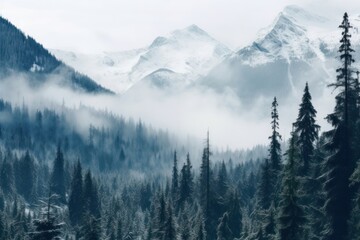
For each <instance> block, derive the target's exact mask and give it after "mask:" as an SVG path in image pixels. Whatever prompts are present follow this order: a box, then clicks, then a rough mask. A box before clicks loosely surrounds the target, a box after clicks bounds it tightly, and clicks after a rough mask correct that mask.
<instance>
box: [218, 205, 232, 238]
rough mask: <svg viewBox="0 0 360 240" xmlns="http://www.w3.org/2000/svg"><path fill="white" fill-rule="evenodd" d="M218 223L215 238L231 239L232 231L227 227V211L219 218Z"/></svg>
mask: <svg viewBox="0 0 360 240" xmlns="http://www.w3.org/2000/svg"><path fill="white" fill-rule="evenodd" d="M219 222H220V223H219V225H218V227H217V229H216V231H217V240H228V239H233V233H232V232H231V230H230V228H229V225H228V223H229V215H228V213H227V212H225V213H224V215H223V216H222V217H221V218H220V219H219Z"/></svg>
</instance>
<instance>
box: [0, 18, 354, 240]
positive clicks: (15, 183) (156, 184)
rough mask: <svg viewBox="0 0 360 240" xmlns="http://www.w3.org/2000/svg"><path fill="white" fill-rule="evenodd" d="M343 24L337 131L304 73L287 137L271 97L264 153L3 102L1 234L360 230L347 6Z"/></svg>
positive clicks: (303, 235) (289, 236)
mask: <svg viewBox="0 0 360 240" xmlns="http://www.w3.org/2000/svg"><path fill="white" fill-rule="evenodd" d="M340 28H341V30H342V35H341V36H340V39H341V40H340V46H339V60H340V62H339V65H340V67H339V68H338V69H337V73H338V77H337V79H334V81H333V84H331V85H330V86H329V87H331V88H333V89H334V95H335V102H336V106H335V108H334V111H333V112H332V113H329V115H328V117H327V119H328V121H329V123H330V124H331V130H329V131H325V132H321V131H320V126H319V125H318V124H317V119H316V117H317V116H316V115H317V110H316V108H315V107H314V106H313V104H312V96H311V85H309V84H308V83H306V84H305V86H304V91H303V97H302V100H301V102H300V103H299V111H298V116H297V118H295V119H294V123H293V128H292V131H291V135H290V136H291V137H290V139H288V140H287V144H283V141H284V139H282V136H281V135H280V128H281V125H280V124H279V121H280V119H281V116H280V115H279V112H278V106H279V104H281V103H278V100H277V98H276V97H274V99H273V101H272V103H269V115H270V118H269V129H270V128H271V130H272V132H271V135H270V136H264V138H267V139H268V140H269V145H268V148H267V150H268V152H267V155H266V156H262V155H263V151H262V150H263V149H262V147H257V148H255V149H254V150H253V151H234V152H231V151H227V152H221V151H218V150H216V148H215V147H213V146H212V145H211V135H210V133H209V132H208V133H207V136H206V140H205V142H204V143H203V145H202V147H201V149H198V148H197V147H196V146H194V143H192V142H190V143H189V144H183V143H181V141H179V140H178V139H176V138H175V137H174V136H171V135H170V134H169V133H167V132H163V131H159V130H154V129H152V128H151V127H149V126H146V125H145V124H143V123H142V122H141V121H139V122H134V121H131V120H125V119H124V118H122V117H118V116H114V115H112V114H111V113H107V112H99V111H95V110H93V109H90V108H86V107H79V108H76V109H69V108H66V107H62V108H61V107H60V108H58V109H56V110H51V109H43V110H37V111H33V110H29V109H28V107H27V106H26V104H24V105H23V106H21V107H18V106H15V107H14V106H12V105H11V104H10V103H8V102H5V101H0V122H1V127H0V130H1V131H0V146H1V151H0V152H1V155H0V188H1V194H0V196H1V197H0V239H82V240H97V239H109V240H131V239H149V240H150V239H158V240H175V239H176V240H178V239H182V240H202V239H206V240H214V239H217V240H233V239H241V240H263V239H266V240H275V239H280V240H308V239H311V240H318V239H323V240H348V239H359V238H360V235H359V234H360V229H359V228H360V219H359V217H360V215H359V211H360V188H359V186H360V184H359V183H360V164H359V163H358V161H359V158H360V151H359V148H358V146H359V145H360V138H359V133H360V124H359V123H360V88H359V77H358V75H359V72H358V71H357V69H356V68H354V61H355V59H353V56H352V52H353V50H352V48H351V35H350V34H349V29H350V28H351V24H350V23H349V19H348V15H347V14H346V13H345V14H344V17H343V21H342V23H341V25H340ZM270 106H271V108H270ZM83 111H85V113H86V114H85V115H84V114H83V116H85V117H82V118H80V116H81V113H82V112H83ZM91 121H93V124H91V125H89V126H87V125H86V122H91ZM95 123H96V124H95ZM84 126H85V127H84ZM84 129H85V130H84ZM240 137H246V136H239V138H240ZM196 151H198V153H197V154H196V153H194V152H196ZM198 162H200V164H197V163H198ZM198 165H200V166H199V167H198Z"/></svg>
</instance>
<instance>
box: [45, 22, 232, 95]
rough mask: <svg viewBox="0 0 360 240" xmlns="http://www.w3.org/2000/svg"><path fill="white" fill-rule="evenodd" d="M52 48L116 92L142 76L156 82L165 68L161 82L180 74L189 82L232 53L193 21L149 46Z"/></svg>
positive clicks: (75, 66)
mask: <svg viewBox="0 0 360 240" xmlns="http://www.w3.org/2000/svg"><path fill="white" fill-rule="evenodd" d="M52 52H53V54H54V55H55V56H56V57H58V58H59V59H61V60H62V61H64V62H65V63H67V64H69V65H71V66H73V67H74V68H76V69H77V70H78V71H80V72H83V73H86V74H87V75H89V76H91V77H92V78H94V79H96V80H97V81H98V82H99V83H101V84H102V85H104V86H106V87H107V88H109V89H111V90H113V91H115V92H118V93H123V92H124V91H126V90H128V89H129V88H131V87H132V86H133V85H134V84H136V83H137V82H139V81H140V80H142V79H144V80H145V81H147V82H150V83H151V84H153V83H155V85H156V86H158V85H157V83H158V81H157V78H156V76H158V75H159V71H160V72H161V71H162V70H164V69H166V71H167V72H166V74H162V75H161V76H162V79H161V82H163V83H164V84H161V86H170V85H171V81H172V79H173V78H174V79H179V78H181V81H182V82H183V83H184V85H188V84H190V83H192V82H193V81H195V80H196V79H198V78H199V77H201V76H203V75H206V74H207V73H208V71H209V70H210V69H212V68H213V67H214V66H215V65H216V64H218V63H219V62H220V61H221V60H223V58H224V56H226V55H228V54H230V53H231V51H230V50H229V49H228V48H227V47H226V46H225V45H223V44H221V43H220V42H218V41H216V40H215V39H214V38H212V37H211V36H210V35H209V34H207V33H206V32H205V31H203V30H202V29H200V28H199V27H198V26H196V25H191V26H189V27H187V28H185V29H181V30H176V31H174V32H172V33H170V34H169V35H168V36H166V37H157V38H156V39H155V40H154V41H153V42H152V44H151V45H150V46H148V47H146V48H142V49H136V50H132V51H126V52H111V53H102V54H97V55H86V54H80V53H73V52H64V51H60V50H53V51H52ZM152 74H154V76H151V75H152ZM165 75H166V76H167V77H165ZM165 82H167V83H166V84H165ZM158 87H159V86H158Z"/></svg>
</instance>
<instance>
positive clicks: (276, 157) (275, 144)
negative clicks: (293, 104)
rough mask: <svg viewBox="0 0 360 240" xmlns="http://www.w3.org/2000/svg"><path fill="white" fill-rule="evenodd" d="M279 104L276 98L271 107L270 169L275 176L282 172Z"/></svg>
mask: <svg viewBox="0 0 360 240" xmlns="http://www.w3.org/2000/svg"><path fill="white" fill-rule="evenodd" d="M277 107H278V102H277V100H276V97H274V101H273V102H272V105H271V119H272V120H271V129H272V134H271V136H270V137H269V139H270V148H269V161H270V168H271V170H272V171H273V172H274V174H278V173H279V172H280V170H281V145H280V140H281V135H280V133H279V132H278V130H279V113H278V110H277Z"/></svg>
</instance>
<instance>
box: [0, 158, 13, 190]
mask: <svg viewBox="0 0 360 240" xmlns="http://www.w3.org/2000/svg"><path fill="white" fill-rule="evenodd" d="M14 182H15V179H14V170H13V167H12V164H11V163H10V162H8V161H7V159H6V158H5V160H4V162H3V164H2V166H1V172H0V185H1V188H2V191H3V193H4V195H5V196H11V195H12V194H13V193H14V187H15V183H14Z"/></svg>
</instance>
